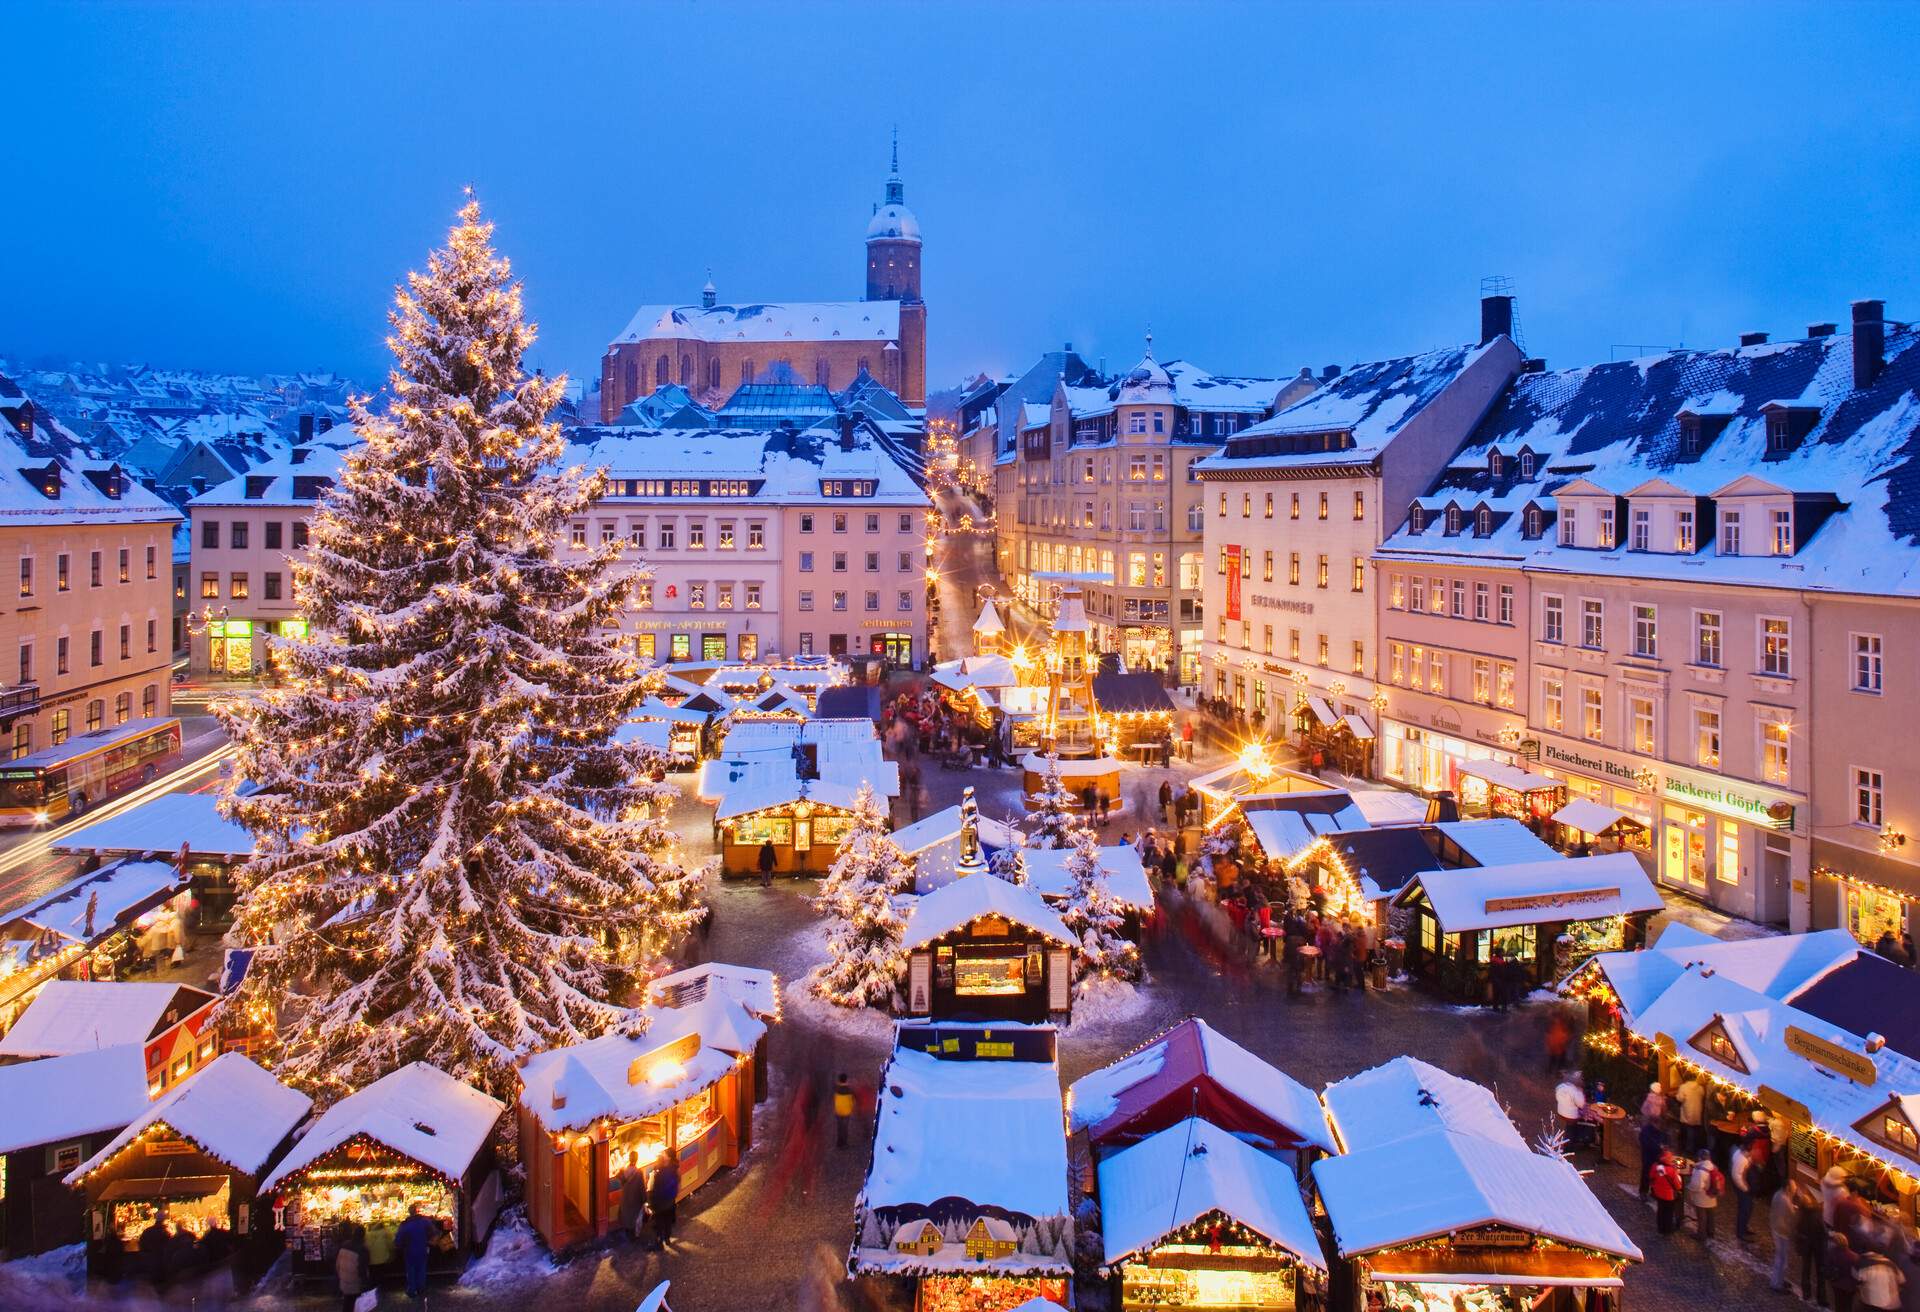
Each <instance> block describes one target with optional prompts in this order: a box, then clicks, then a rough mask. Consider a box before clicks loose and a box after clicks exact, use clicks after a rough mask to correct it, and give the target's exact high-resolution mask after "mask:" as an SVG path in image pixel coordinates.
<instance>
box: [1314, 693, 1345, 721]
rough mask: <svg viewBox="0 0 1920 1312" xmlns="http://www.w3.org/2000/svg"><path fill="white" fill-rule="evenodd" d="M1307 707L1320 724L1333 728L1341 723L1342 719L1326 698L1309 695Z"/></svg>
mask: <svg viewBox="0 0 1920 1312" xmlns="http://www.w3.org/2000/svg"><path fill="white" fill-rule="evenodd" d="M1306 706H1307V708H1308V709H1309V710H1311V711H1312V712H1313V718H1314V719H1316V720H1318V721H1320V723H1321V724H1322V725H1324V726H1326V727H1327V728H1332V727H1333V726H1334V725H1336V724H1338V723H1340V717H1339V716H1338V715H1335V714H1334V712H1333V707H1331V706H1329V705H1328V704H1327V700H1326V698H1324V697H1317V696H1313V695H1311V694H1309V695H1308V697H1307V700H1306Z"/></svg>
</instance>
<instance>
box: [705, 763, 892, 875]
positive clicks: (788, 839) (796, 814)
mask: <svg viewBox="0 0 1920 1312" xmlns="http://www.w3.org/2000/svg"><path fill="white" fill-rule="evenodd" d="M709 764H711V763H709ZM857 796H858V790H857V789H853V788H849V787H847V786H845V785H844V784H833V783H826V782H824V781H821V780H817V779H801V778H798V777H796V776H794V775H793V774H792V773H791V771H790V770H789V771H787V772H786V773H785V775H784V777H782V775H781V774H779V773H778V772H770V774H769V777H767V778H765V779H763V780H759V781H756V782H754V783H750V784H748V785H747V786H745V787H739V788H734V789H732V790H730V791H729V792H728V793H727V794H726V796H725V797H724V798H722V800H721V801H720V802H719V804H718V805H717V806H716V807H715V809H714V815H713V818H714V823H715V824H716V825H718V826H719V829H720V873H721V874H722V875H723V876H732V877H745V876H748V875H754V874H758V873H759V870H760V850H761V848H762V847H763V846H765V845H767V844H772V846H773V853H774V867H773V868H774V873H776V874H782V875H817V874H821V873H823V872H824V871H825V870H826V869H827V868H828V867H829V866H831V865H832V864H833V859H834V858H835V857H836V856H838V855H839V853H840V844H841V842H842V840H844V839H845V838H846V836H847V834H848V833H849V832H850V831H851V830H852V828H853V813H854V803H855V798H856V797H857Z"/></svg>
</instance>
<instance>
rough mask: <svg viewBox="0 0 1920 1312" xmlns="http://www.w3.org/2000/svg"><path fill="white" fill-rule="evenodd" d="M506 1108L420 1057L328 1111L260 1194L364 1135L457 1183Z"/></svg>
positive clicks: (269, 1190) (287, 1157) (274, 1173)
mask: <svg viewBox="0 0 1920 1312" xmlns="http://www.w3.org/2000/svg"><path fill="white" fill-rule="evenodd" d="M504 1110H505V1107H504V1106H503V1105H502V1104H501V1103H500V1102H499V1101H498V1100H497V1099H494V1098H490V1097H488V1096H487V1095H486V1094H484V1093H482V1092H480V1091H479V1090H478V1089H475V1088H472V1087H470V1086H468V1085H465V1084H462V1083H461V1082H460V1081H459V1080H456V1079H454V1078H453V1076H451V1075H448V1074H447V1073H446V1072H445V1071H443V1070H440V1069H439V1068H438V1067H435V1066H429V1065H427V1064H426V1063H425V1062H423V1061H416V1062H414V1063H413V1064H412V1065H409V1066H402V1067H401V1068H400V1069H399V1070H397V1071H393V1072H391V1073H390V1074H387V1075H383V1076H381V1077H380V1078H379V1079H377V1080H375V1081H374V1082H373V1083H372V1084H369V1085H368V1086H367V1087H366V1088H364V1089H361V1090H359V1091H358V1092H356V1093H350V1094H348V1095H347V1096H346V1097H344V1098H342V1099H341V1100H340V1101H339V1102H337V1103H335V1104H333V1106H331V1107H329V1108H327V1110H326V1112H325V1113H324V1114H322V1116H321V1117H320V1119H319V1121H317V1122H316V1123H315V1124H314V1126H313V1128H312V1129H310V1130H308V1131H307V1133H306V1134H305V1135H304V1136H302V1138H301V1139H300V1141H299V1142H298V1143H296V1144H295V1145H294V1146H293V1151H292V1152H290V1153H288V1154H287V1155H286V1157H284V1158H283V1159H281V1162H280V1165H279V1166H277V1167H276V1168H274V1172H273V1174H272V1175H270V1176H268V1177H267V1179H266V1181H265V1183H263V1184H262V1185H261V1186H260V1192H261V1193H262V1194H266V1193H269V1192H271V1191H272V1189H273V1187H274V1186H275V1185H276V1184H278V1183H280V1181H282V1180H284V1179H286V1178H287V1177H288V1176H290V1175H294V1174H296V1173H298V1172H300V1171H303V1170H305V1169H306V1168H307V1167H309V1166H311V1165H312V1164H313V1163H315V1162H317V1161H319V1160H320V1159H321V1158H322V1157H325V1156H326V1155H327V1154H328V1153H330V1152H332V1151H333V1150H334V1149H336V1148H338V1147H340V1146H341V1145H342V1144H345V1143H346V1142H347V1141H348V1140H349V1139H353V1138H355V1137H357V1136H360V1135H364V1136H366V1137H367V1138H369V1139H371V1140H373V1141H374V1142H375V1143H378V1144H381V1145H383V1146H385V1147H386V1148H389V1149H391V1150H392V1151H394V1152H396V1153H398V1154H400V1155H401V1156H402V1157H407V1158H411V1159H412V1160H414V1161H416V1162H419V1163H420V1164H421V1165H422V1166H425V1167H428V1168H430V1169H432V1170H434V1171H437V1172H439V1173H440V1174H441V1175H443V1176H445V1177H446V1178H447V1179H449V1180H458V1179H460V1178H461V1177H462V1176H464V1175H465V1174H466V1173H467V1168H468V1167H470V1166H472V1165H473V1160H474V1158H475V1157H477V1156H478V1155H479V1153H480V1150H481V1149H482V1148H483V1147H485V1146H486V1142H487V1139H488V1138H489V1136H491V1135H492V1134H493V1126H494V1123H495V1122H496V1121H498V1120H499V1119H500V1113H501V1112H502V1111H504Z"/></svg>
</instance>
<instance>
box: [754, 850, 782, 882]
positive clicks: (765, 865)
mask: <svg viewBox="0 0 1920 1312" xmlns="http://www.w3.org/2000/svg"><path fill="white" fill-rule="evenodd" d="M759 864H760V887H762V888H772V887H773V868H774V867H775V866H777V865H779V864H780V854H779V853H778V852H776V851H774V850H773V840H772V839H771V838H769V839H766V840H765V841H764V842H762V843H761V844H760V861H759Z"/></svg>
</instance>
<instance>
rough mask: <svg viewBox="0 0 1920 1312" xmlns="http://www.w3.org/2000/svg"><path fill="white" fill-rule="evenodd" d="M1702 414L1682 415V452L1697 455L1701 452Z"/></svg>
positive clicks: (1685, 454) (1687, 454)
mask: <svg viewBox="0 0 1920 1312" xmlns="http://www.w3.org/2000/svg"><path fill="white" fill-rule="evenodd" d="M1700 428H1701V425H1700V416H1699V415H1681V416H1680V454H1681V455H1683V456H1697V455H1699V454H1700Z"/></svg>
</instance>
